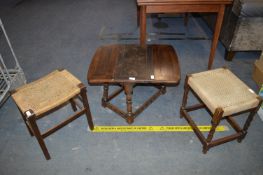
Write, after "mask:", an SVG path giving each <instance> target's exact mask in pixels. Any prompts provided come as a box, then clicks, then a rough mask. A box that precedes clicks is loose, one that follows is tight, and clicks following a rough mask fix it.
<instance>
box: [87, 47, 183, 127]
mask: <svg viewBox="0 0 263 175" xmlns="http://www.w3.org/2000/svg"><path fill="white" fill-rule="evenodd" d="M87 77H88V82H89V84H91V85H92V84H95V85H103V86H104V93H103V97H102V106H103V107H107V108H109V109H111V110H112V111H114V112H115V113H117V114H118V115H120V116H121V117H122V118H124V119H126V121H127V123H129V124H131V123H133V121H134V119H135V117H137V116H138V115H139V114H140V113H141V112H142V111H143V110H144V109H145V108H147V107H148V106H149V105H150V104H151V103H152V102H153V101H154V100H156V99H157V98H158V97H159V96H160V95H162V94H164V93H165V85H167V84H170V85H171V84H173V85H177V84H178V83H179V81H180V67H179V63H178V58H177V55H176V52H175V50H174V49H173V47H172V46H169V45H148V46H141V45H135V44H129V45H121V44H115V45H107V46H102V47H100V48H98V49H97V51H96V53H95V54H94V57H93V59H92V62H91V64H90V67H89V71H88V76H87ZM113 84H114V85H116V84H117V85H120V86H121V88H120V89H118V90H116V91H115V92H113V93H112V94H109V88H108V86H109V85H113ZM136 84H147V85H151V84H152V85H153V86H157V89H158V91H157V92H156V93H154V94H153V95H152V96H151V97H150V98H148V99H147V100H146V101H145V102H144V103H143V104H142V105H141V106H140V107H139V108H137V109H136V110H135V111H133V107H132V94H133V87H134V86H135V85H136ZM123 90H124V92H125V95H126V104H127V110H126V111H127V112H124V111H123V110H121V109H119V108H118V107H117V106H115V105H113V104H111V103H110V101H111V100H112V99H113V98H115V97H116V96H117V95H118V94H120V93H121V92H122V91H123Z"/></svg>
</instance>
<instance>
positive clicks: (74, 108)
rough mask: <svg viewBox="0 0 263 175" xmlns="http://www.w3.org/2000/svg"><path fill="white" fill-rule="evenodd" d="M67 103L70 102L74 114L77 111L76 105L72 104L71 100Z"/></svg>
mask: <svg viewBox="0 0 263 175" xmlns="http://www.w3.org/2000/svg"><path fill="white" fill-rule="evenodd" d="M69 101H70V104H71V107H72V110H73V111H74V112H76V111H77V110H78V109H77V106H76V103H75V102H74V100H73V99H70V100H69Z"/></svg>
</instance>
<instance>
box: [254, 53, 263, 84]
mask: <svg viewBox="0 0 263 175" xmlns="http://www.w3.org/2000/svg"><path fill="white" fill-rule="evenodd" d="M252 78H253V80H254V81H255V82H256V83H257V85H258V86H259V87H261V85H262V84H263V54H262V55H261V57H260V59H259V60H256V61H255V63H254V71H253V74H252Z"/></svg>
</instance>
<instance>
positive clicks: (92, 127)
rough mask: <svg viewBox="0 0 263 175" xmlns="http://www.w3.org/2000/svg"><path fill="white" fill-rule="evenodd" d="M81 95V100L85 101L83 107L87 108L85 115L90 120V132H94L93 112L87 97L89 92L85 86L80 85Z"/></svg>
mask: <svg viewBox="0 0 263 175" xmlns="http://www.w3.org/2000/svg"><path fill="white" fill-rule="evenodd" d="M80 95H81V98H82V101H83V106H84V108H85V113H86V117H87V120H88V124H89V128H90V130H93V129H94V124H93V121H92V116H91V112H90V107H89V102H88V97H87V90H86V87H85V86H84V85H83V84H81V85H80Z"/></svg>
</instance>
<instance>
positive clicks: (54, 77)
mask: <svg viewBox="0 0 263 175" xmlns="http://www.w3.org/2000/svg"><path fill="white" fill-rule="evenodd" d="M12 97H13V99H14V101H15V103H16V105H17V106H18V109H19V111H20V112H21V115H22V118H23V120H24V122H25V124H26V126H27V129H28V131H29V133H30V135H31V136H35V137H36V139H37V141H38V143H39V145H40V147H41V149H42V151H43V153H44V155H45V158H46V159H47V160H48V159H50V155H49V152H48V150H47V147H46V145H45V142H44V139H45V138H46V137H47V136H49V135H51V134H52V133H54V132H56V131H57V130H59V129H60V128H62V127H64V126H65V125H67V124H69V123H70V122H72V121H73V120H75V119H77V118H78V117H80V116H81V115H82V114H85V115H86V117H87V120H88V124H89V128H90V129H91V130H93V128H94V126H93V121H92V116H91V113H90V109H89V104H88V99H87V94H86V87H85V86H84V84H82V83H81V82H80V80H78V79H77V78H76V77H75V76H73V75H72V74H71V73H70V72H68V71H67V70H55V71H53V72H51V73H49V74H48V75H46V76H44V77H42V78H40V79H38V80H36V81H34V82H32V83H29V84H26V85H24V86H22V87H20V88H18V89H16V90H14V91H13V92H12ZM80 102H81V103H82V104H81V103H80ZM68 103H70V104H71V106H72V109H73V111H74V112H75V113H74V114H73V115H72V116H70V117H69V118H67V119H66V120H64V121H63V122H61V123H59V124H58V125H56V126H54V127H53V128H51V129H49V130H48V131H46V132H45V133H43V134H42V133H41V132H40V130H39V128H38V125H37V120H39V119H41V118H43V117H44V116H47V115H48V114H50V113H51V112H54V111H55V110H57V109H59V108H61V107H63V106H65V105H66V104H68ZM78 108H79V109H78Z"/></svg>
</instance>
